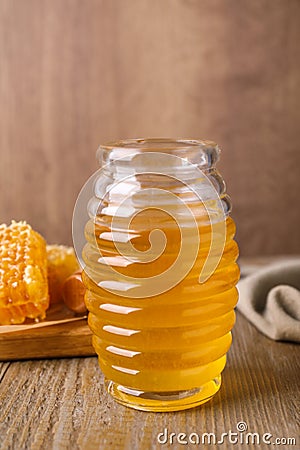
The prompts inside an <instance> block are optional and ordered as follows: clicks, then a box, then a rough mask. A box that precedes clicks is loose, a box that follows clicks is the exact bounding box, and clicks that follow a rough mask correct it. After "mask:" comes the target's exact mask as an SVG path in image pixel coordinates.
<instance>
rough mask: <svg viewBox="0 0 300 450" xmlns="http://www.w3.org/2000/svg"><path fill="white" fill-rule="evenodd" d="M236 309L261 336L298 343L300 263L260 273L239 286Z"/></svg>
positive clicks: (280, 264)
mask: <svg viewBox="0 0 300 450" xmlns="http://www.w3.org/2000/svg"><path fill="white" fill-rule="evenodd" d="M238 290H239V294H240V298H239V302H238V305H237V308H238V309H239V310H240V311H241V313H242V314H243V315H245V316H246V318H247V319H248V320H249V321H250V322H251V323H252V324H253V325H255V326H256V328H258V330H260V331H261V332H262V333H264V334H265V335H266V336H268V337H269V338H271V339H274V340H277V341H295V342H300V259H293V260H287V261H281V262H278V263H274V264H271V265H269V266H268V267H265V268H262V269H259V270H258V271H257V272H256V273H254V274H252V275H250V276H248V277H246V278H245V279H242V280H241V281H240V282H239V283H238Z"/></svg>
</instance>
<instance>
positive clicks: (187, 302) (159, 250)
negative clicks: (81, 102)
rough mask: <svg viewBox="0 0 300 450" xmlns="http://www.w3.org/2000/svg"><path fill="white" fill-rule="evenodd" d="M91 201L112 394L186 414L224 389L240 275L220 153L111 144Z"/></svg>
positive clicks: (90, 290)
mask: <svg viewBox="0 0 300 450" xmlns="http://www.w3.org/2000/svg"><path fill="white" fill-rule="evenodd" d="M98 157H99V162H100V165H101V170H100V172H99V174H98V176H97V178H96V181H95V184H94V196H93V198H92V199H91V200H90V202H89V205H88V211H89V217H90V220H89V221H88V223H87V224H86V228H85V237H86V241H87V243H86V245H85V247H84V250H83V255H82V256H83V260H84V263H85V268H84V272H83V281H84V283H85V285H86V287H87V293H86V297H85V302H86V306H87V308H88V310H89V316H88V323H89V326H90V328H91V330H92V332H93V345H94V348H95V350H96V352H97V354H98V356H99V364H100V367H101V370H102V372H103V373H104V375H105V379H106V385H107V389H108V391H109V393H110V394H111V395H112V396H113V397H114V398H115V399H116V400H117V401H118V402H120V403H122V404H124V405H126V406H130V407H132V408H135V409H141V410H146V411H175V410H182V409H186V408H191V407H194V406H197V405H199V404H201V403H204V402H206V401H208V400H209V399H210V398H212V396H213V395H214V394H215V393H216V392H217V391H218V389H219V388H220V384H221V372H222V371H223V369H224V367H225V363H226V353H227V351H228V349H229V347H230V345H231V329H232V327H233V325H234V321H235V314H234V307H235V305H236V303H237V299H238V294H237V289H236V287H235V285H236V283H237V281H238V278H239V269H238V266H237V264H236V259H237V257H238V247H237V244H236V242H235V241H234V239H233V238H234V234H235V224H234V222H233V220H232V219H231V217H230V215H229V213H230V210H231V202H230V199H229V197H228V196H227V194H226V192H225V184H224V181H223V179H222V177H221V175H220V174H219V172H218V171H217V170H216V168H215V165H216V163H217V161H218V159H219V149H218V147H217V145H216V144H214V143H213V142H208V141H196V140H172V139H137V140H125V141H120V142H115V143H111V144H108V145H103V146H101V147H100V149H99V150H98Z"/></svg>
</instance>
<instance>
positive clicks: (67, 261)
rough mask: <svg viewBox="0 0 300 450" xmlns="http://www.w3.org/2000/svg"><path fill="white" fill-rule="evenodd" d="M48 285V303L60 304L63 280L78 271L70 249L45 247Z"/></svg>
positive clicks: (73, 254)
mask: <svg viewBox="0 0 300 450" xmlns="http://www.w3.org/2000/svg"><path fill="white" fill-rule="evenodd" d="M47 259H48V285H49V295H50V303H51V304H54V303H59V302H62V287H63V284H64V282H65V280H66V279H67V278H68V277H69V276H70V275H72V274H73V273H74V272H76V271H77V270H78V269H79V265H78V262H77V259H76V256H75V252H74V249H73V248H72V247H66V246H64V245H47Z"/></svg>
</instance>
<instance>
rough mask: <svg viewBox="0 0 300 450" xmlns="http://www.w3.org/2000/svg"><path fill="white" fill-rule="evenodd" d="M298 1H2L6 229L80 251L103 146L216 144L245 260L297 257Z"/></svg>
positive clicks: (1, 202) (0, 203)
mask: <svg viewBox="0 0 300 450" xmlns="http://www.w3.org/2000/svg"><path fill="white" fill-rule="evenodd" d="M299 43H300V1H299V0H251V1H249V0H85V1H83V0H51V1H49V0H48V1H47V0H45V1H43V0H0V64H1V67H0V158H1V159H0V162H1V167H0V221H1V222H2V221H10V219H11V218H16V219H27V220H28V221H29V222H30V223H31V224H32V225H33V226H34V227H36V228H37V229H39V230H40V231H41V232H42V233H43V234H44V235H45V236H46V237H47V239H48V240H49V241H51V242H55V241H57V242H65V243H71V215H72V209H73V205H74V202H75V199H76V196H77V193H78V192H79V190H80V187H81V186H82V184H83V183H84V181H85V180H86V179H87V178H88V176H89V175H90V174H91V173H92V172H93V171H94V170H95V169H96V167H97V165H96V160H95V151H96V149H97V147H98V145H99V144H100V143H101V142H102V143H103V142H105V141H108V140H112V139H118V138H126V137H143V136H167V137H168V136H180V137H191V138H199V137H200V138H208V139H213V140H215V141H217V142H218V143H219V144H220V145H221V147H222V148H223V154H222V162H221V164H220V169H221V170H222V173H223V175H224V177H225V179H226V180H227V185H228V191H229V193H230V194H231V196H232V199H233V202H234V217H235V219H236V221H237V225H238V241H239V243H240V247H241V252H242V254H244V255H255V254H275V253H284V254H287V253H296V252H298V253H299V252H300V229H299V228H300V227H299V219H300V211H299V193H300V173H299V166H300V152H299V131H300V59H299Z"/></svg>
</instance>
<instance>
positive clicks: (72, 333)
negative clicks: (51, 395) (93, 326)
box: [0, 319, 95, 361]
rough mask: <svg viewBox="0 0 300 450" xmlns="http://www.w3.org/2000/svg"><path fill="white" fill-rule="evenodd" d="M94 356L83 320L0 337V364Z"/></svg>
mask: <svg viewBox="0 0 300 450" xmlns="http://www.w3.org/2000/svg"><path fill="white" fill-rule="evenodd" d="M90 355H95V351H94V349H93V347H92V334H91V331H90V329H89V327H88V324H87V320H85V319H82V320H80V321H78V322H70V323H63V324H59V325H51V326H48V327H44V328H36V329H30V330H28V331H18V332H16V333H8V334H0V361H9V360H20V359H33V358H35V359H36V358H55V357H68V356H90Z"/></svg>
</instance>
